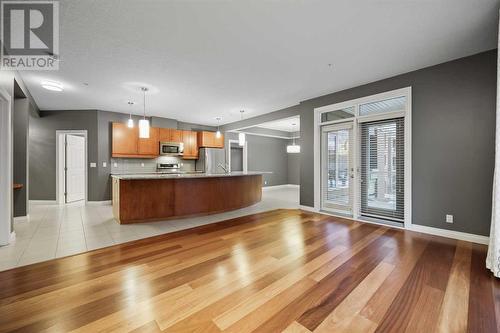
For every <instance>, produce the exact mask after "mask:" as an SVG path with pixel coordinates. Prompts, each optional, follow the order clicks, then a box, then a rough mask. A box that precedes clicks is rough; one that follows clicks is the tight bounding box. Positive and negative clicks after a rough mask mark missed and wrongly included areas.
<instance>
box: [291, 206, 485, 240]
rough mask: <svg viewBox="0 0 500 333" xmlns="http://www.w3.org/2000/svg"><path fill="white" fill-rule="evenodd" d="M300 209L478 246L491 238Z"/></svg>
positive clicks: (311, 208)
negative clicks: (398, 225) (407, 226)
mask: <svg viewBox="0 0 500 333" xmlns="http://www.w3.org/2000/svg"><path fill="white" fill-rule="evenodd" d="M299 208H300V209H302V210H305V211H308V212H313V213H320V214H324V215H328V216H334V217H339V218H343V219H348V220H352V221H356V222H361V223H370V224H377V225H381V226H385V227H389V228H396V229H402V230H409V231H414V232H421V233H423V234H429V235H434V236H441V237H446V238H452V239H458V240H463V241H467V242H471V243H478V244H486V245H488V243H489V239H490V238H489V237H487V236H481V235H475V234H469V233H466V232H460V231H453V230H447V229H439V228H433V227H427V226H423V225H418V224H412V225H411V226H410V227H409V228H407V229H405V228H403V227H396V226H391V225H386V224H383V223H376V222H372V221H366V220H359V219H354V218H352V217H345V216H340V215H335V214H331V213H328V212H323V211H318V210H317V209H315V208H314V207H310V206H303V205H300V206H299Z"/></svg>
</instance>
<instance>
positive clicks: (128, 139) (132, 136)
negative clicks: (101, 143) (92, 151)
mask: <svg viewBox="0 0 500 333" xmlns="http://www.w3.org/2000/svg"><path fill="white" fill-rule="evenodd" d="M158 136H159V129H158V128H154V127H152V128H150V129H149V139H139V129H138V128H137V127H136V126H134V127H133V128H129V127H128V126H127V125H126V124H123V123H113V125H112V151H111V156H112V157H129V158H155V157H157V156H158V155H159V151H160V146H159V139H158Z"/></svg>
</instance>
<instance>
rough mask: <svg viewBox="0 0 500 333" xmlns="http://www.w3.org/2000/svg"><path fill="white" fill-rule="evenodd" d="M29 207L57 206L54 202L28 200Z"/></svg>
mask: <svg viewBox="0 0 500 333" xmlns="http://www.w3.org/2000/svg"><path fill="white" fill-rule="evenodd" d="M29 202H30V204H31V205H57V201H56V200H30V201H29Z"/></svg>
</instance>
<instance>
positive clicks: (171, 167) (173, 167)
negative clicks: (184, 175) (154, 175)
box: [156, 163, 181, 173]
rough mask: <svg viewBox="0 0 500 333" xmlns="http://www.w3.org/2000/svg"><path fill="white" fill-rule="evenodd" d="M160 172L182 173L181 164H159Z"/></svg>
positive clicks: (157, 167) (157, 166)
mask: <svg viewBox="0 0 500 333" xmlns="http://www.w3.org/2000/svg"><path fill="white" fill-rule="evenodd" d="M156 169H157V170H158V172H164V173H181V167H180V164H179V163H158V164H157V165H156Z"/></svg>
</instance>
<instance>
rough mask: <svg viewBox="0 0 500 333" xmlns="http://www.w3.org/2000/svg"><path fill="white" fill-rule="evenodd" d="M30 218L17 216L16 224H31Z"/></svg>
mask: <svg viewBox="0 0 500 333" xmlns="http://www.w3.org/2000/svg"><path fill="white" fill-rule="evenodd" d="M29 220H30V216H29V214H28V215H26V216H16V217H14V223H19V222H29Z"/></svg>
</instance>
